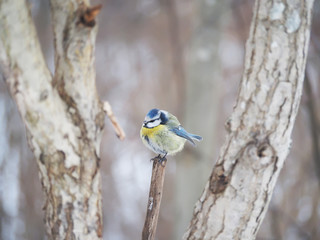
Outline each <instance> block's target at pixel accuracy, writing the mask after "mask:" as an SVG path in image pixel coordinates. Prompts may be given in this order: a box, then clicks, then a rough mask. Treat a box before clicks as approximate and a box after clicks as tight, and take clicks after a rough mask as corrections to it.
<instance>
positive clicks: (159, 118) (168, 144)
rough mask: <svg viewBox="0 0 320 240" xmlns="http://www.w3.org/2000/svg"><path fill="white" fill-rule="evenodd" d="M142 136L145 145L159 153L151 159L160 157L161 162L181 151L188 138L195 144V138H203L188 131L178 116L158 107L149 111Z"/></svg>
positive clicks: (143, 125)
mask: <svg viewBox="0 0 320 240" xmlns="http://www.w3.org/2000/svg"><path fill="white" fill-rule="evenodd" d="M140 137H141V139H142V142H143V143H144V145H146V146H147V147H148V148H149V149H151V150H152V151H153V152H155V153H156V154H159V155H158V156H157V157H155V158H152V159H151V160H155V159H159V162H162V161H165V160H166V156H167V155H174V154H176V153H178V152H180V151H181V150H182V149H183V147H184V144H185V143H186V141H187V140H188V141H189V142H190V143H191V144H192V145H194V146H195V142H194V140H197V141H201V140H202V137H201V136H198V135H195V134H191V133H188V132H187V131H186V130H185V129H184V128H183V127H182V126H181V124H180V122H179V120H178V119H177V117H175V116H174V115H172V114H171V113H169V112H167V111H165V110H159V109H157V108H154V109H151V110H150V111H149V112H148V113H147V115H146V117H145V119H144V121H143V124H142V127H141V130H140Z"/></svg>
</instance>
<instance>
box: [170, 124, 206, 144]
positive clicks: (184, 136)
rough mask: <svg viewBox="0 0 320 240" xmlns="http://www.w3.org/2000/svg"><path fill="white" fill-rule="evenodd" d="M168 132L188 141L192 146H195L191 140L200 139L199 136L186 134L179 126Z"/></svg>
mask: <svg viewBox="0 0 320 240" xmlns="http://www.w3.org/2000/svg"><path fill="white" fill-rule="evenodd" d="M170 131H172V132H174V133H175V134H176V135H178V136H179V137H182V138H185V139H187V140H188V141H190V142H191V143H192V144H193V145H196V144H195V143H194V141H193V140H192V138H195V139H197V140H201V139H202V138H201V137H200V136H197V135H193V134H190V133H188V132H187V131H186V130H185V129H184V128H183V127H181V126H179V127H175V128H172V129H170Z"/></svg>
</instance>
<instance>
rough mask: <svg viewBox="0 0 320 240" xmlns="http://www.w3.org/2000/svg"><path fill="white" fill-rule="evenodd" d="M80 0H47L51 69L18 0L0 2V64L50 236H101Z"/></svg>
mask: <svg viewBox="0 0 320 240" xmlns="http://www.w3.org/2000/svg"><path fill="white" fill-rule="evenodd" d="M88 4H89V3H88V1H76V0H73V1H64V0H52V1H51V10H52V19H53V29H54V37H55V39H54V46H55V50H56V52H55V74H54V76H52V75H51V74H50V72H49V70H48V68H47V66H46V63H45V60H44V58H43V55H42V52H41V49H40V46H39V42H38V39H37V36H36V31H35V27H34V25H33V23H32V18H31V15H30V12H29V7H28V6H27V3H26V2H25V1H24V0H2V1H1V2H0V49H1V50H0V67H1V72H2V74H3V75H4V79H5V81H6V83H7V85H8V88H9V90H10V92H11V95H12V97H13V98H14V99H15V101H16V103H17V105H18V108H19V111H20V114H21V117H22V119H23V121H24V123H25V125H26V129H27V137H28V143H29V145H30V147H31V149H32V151H33V153H34V155H35V158H36V160H37V163H38V167H39V171H40V179H41V182H42V186H43V190H44V192H45V197H46V201H45V205H44V209H45V222H46V228H47V233H48V236H49V238H50V239H100V238H102V213H101V194H100V192H101V189H100V188H101V178H100V171H99V146H100V138H101V131H102V129H103V126H104V116H105V114H104V111H103V108H102V104H101V102H100V101H99V98H98V95H97V92H96V88H95V71H94V43H95V37H96V31H97V30H96V27H95V21H94V17H95V16H96V14H97V12H98V10H97V9H98V8H89V7H88Z"/></svg>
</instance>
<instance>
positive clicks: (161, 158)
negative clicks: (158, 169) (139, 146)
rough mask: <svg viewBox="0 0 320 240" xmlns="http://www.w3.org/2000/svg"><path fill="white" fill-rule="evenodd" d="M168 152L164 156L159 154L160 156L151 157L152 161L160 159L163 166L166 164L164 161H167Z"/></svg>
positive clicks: (159, 161)
mask: <svg viewBox="0 0 320 240" xmlns="http://www.w3.org/2000/svg"><path fill="white" fill-rule="evenodd" d="M166 156H167V154H165V155H164V156H163V157H161V155H160V154H159V155H158V156H156V157H154V158H151V159H150V161H158V163H160V164H161V165H162V166H164V163H165V162H166V161H167V158H166Z"/></svg>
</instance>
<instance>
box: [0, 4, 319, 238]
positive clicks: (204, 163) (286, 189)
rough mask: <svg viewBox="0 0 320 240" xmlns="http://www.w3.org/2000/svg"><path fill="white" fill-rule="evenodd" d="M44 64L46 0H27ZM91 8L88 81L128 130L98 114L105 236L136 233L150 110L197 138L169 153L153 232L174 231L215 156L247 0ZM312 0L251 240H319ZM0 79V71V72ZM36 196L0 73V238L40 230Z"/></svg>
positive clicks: (48, 43) (185, 219)
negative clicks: (93, 78) (275, 164)
mask: <svg viewBox="0 0 320 240" xmlns="http://www.w3.org/2000/svg"><path fill="white" fill-rule="evenodd" d="M29 3H30V9H31V11H32V15H33V17H34V20H35V24H36V27H37V31H38V35H39V39H40V42H41V44H42V49H43V52H44V55H45V57H46V59H47V62H48V65H49V68H50V69H51V71H52V72H54V63H53V54H54V49H53V40H52V27H51V19H50V8H49V1H40V0H30V1H29ZM101 3H102V4H103V8H102V11H101V13H100V15H99V16H98V21H99V30H98V36H97V44H96V71H97V88H98V92H99V94H100V97H101V99H102V100H108V101H109V102H110V103H111V105H112V107H113V111H114V113H115V115H116V116H117V118H118V119H119V122H120V123H121V125H122V126H123V128H124V130H125V132H126V135H127V138H126V139H125V140H124V141H123V142H121V141H120V140H118V139H117V137H116V136H115V134H114V131H113V128H112V126H111V124H110V123H109V121H108V119H106V127H105V132H104V136H103V140H102V145H101V168H102V169H101V171H102V194H103V215H104V219H103V221H104V239H111V240H122V239H141V237H140V236H141V231H142V228H143V222H144V218H145V211H146V205H147V198H148V191H149V183H150V177H151V167H152V164H151V163H150V161H149V160H150V158H151V157H153V155H154V154H153V153H151V152H150V151H149V150H148V149H146V148H145V147H144V146H143V144H142V143H141V140H140V138H139V130H140V127H141V124H142V121H143V119H144V117H145V114H146V113H147V112H148V110H149V109H151V108H154V107H158V108H160V109H165V110H168V111H170V112H171V113H173V114H175V115H176V116H178V118H179V119H180V122H181V123H182V125H183V126H184V127H185V128H186V129H187V130H189V131H190V132H193V133H196V134H199V135H202V136H203V137H204V141H202V142H201V143H199V144H198V146H197V148H193V147H192V146H191V145H187V146H186V148H185V150H184V151H183V152H182V153H179V154H178V155H176V156H175V157H169V159H168V164H167V173H166V179H165V189H164V195H163V199H162V206H161V211H160V217H159V224H158V229H157V239H158V240H171V239H172V240H175V239H180V238H181V236H182V234H183V232H184V231H185V229H186V228H187V226H188V224H189V220H190V219H191V215H192V212H193V206H194V203H195V202H196V200H197V199H198V197H199V196H200V194H201V192H202V189H203V188H204V185H205V182H206V181H207V179H208V177H209V174H210V172H211V170H212V167H213V165H214V163H215V161H216V159H217V156H218V154H219V148H220V147H221V145H222V143H223V141H224V136H225V134H226V131H225V129H224V123H225V122H226V121H227V119H228V117H229V116H230V114H231V112H232V107H233V104H234V103H235V99H236V97H237V91H238V86H239V82H240V79H241V74H242V69H243V64H244V52H245V42H246V39H247V37H248V33H249V27H250V22H251V17H252V10H253V4H254V1H253V0H225V1H218V0H198V1H193V0H180V1H179V0H175V1H174V0H107V1H97V0H94V1H92V5H96V4H101ZM319 66H320V0H315V5H314V15H313V26H312V32H311V42H310V48H309V60H308V63H307V68H306V81H305V87H304V91H303V96H302V101H301V106H300V111H299V114H298V117H297V120H296V124H295V128H294V131H293V142H292V149H291V152H290V155H289V157H288V159H287V161H286V164H285V166H284V169H283V170H282V172H281V175H280V177H279V180H278V182H277V185H276V188H275V191H274V194H273V198H272V201H271V203H270V206H269V210H268V213H267V215H266V218H265V220H264V222H263V223H262V227H261V229H260V231H259V233H258V236H257V239H259V240H263V239H265V240H267V239H268V240H271V239H273V240H280V239H290V240H295V239H320V128H319V126H320V111H319V110H320V81H319V80H320V67H319ZM0 78H1V77H0ZM42 206H43V194H42V192H41V184H40V181H39V178H38V170H37V165H36V161H35V160H34V159H33V156H32V154H31V152H30V150H29V149H28V146H27V142H26V136H25V130H24V127H23V124H22V121H21V119H20V116H19V114H18V111H17V109H16V106H15V104H14V102H13V101H12V99H11V98H10V96H9V94H8V91H7V89H6V85H5V83H4V81H3V80H2V79H1V81H0V221H1V224H0V239H3V240H7V239H9V240H11V239H12V240H13V239H32V240H37V239H45V232H44V224H43V211H42Z"/></svg>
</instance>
